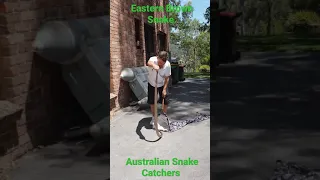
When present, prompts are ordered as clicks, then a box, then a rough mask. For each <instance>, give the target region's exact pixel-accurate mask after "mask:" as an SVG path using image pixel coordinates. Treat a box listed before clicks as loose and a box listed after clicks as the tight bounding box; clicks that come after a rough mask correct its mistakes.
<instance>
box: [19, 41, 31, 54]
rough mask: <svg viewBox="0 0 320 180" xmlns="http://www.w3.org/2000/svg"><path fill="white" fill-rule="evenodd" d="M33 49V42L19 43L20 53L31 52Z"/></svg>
mask: <svg viewBox="0 0 320 180" xmlns="http://www.w3.org/2000/svg"><path fill="white" fill-rule="evenodd" d="M32 50H33V47H32V42H24V43H20V44H19V51H18V52H19V53H25V52H30V51H32Z"/></svg>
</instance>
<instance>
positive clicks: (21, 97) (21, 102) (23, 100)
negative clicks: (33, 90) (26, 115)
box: [9, 92, 28, 107]
mask: <svg viewBox="0 0 320 180" xmlns="http://www.w3.org/2000/svg"><path fill="white" fill-rule="evenodd" d="M27 100H28V93H27V92H26V93H22V94H21V95H19V96H17V97H14V98H11V99H9V101H10V102H12V103H14V104H16V105H19V106H20V107H23V106H24V105H25V104H26V101H27Z"/></svg>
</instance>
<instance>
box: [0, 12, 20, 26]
mask: <svg viewBox="0 0 320 180" xmlns="http://www.w3.org/2000/svg"><path fill="white" fill-rule="evenodd" d="M18 21H20V13H8V14H4V15H1V16H0V25H5V24H7V23H15V22H18Z"/></svg>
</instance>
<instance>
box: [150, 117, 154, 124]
mask: <svg viewBox="0 0 320 180" xmlns="http://www.w3.org/2000/svg"><path fill="white" fill-rule="evenodd" d="M153 124H154V117H152V119H151V121H150V125H151V126H153Z"/></svg>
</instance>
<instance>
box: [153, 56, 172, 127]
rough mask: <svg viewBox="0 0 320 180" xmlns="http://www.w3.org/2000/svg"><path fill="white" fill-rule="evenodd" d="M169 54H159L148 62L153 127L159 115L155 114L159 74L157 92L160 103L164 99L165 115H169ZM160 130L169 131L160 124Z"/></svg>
mask: <svg viewBox="0 0 320 180" xmlns="http://www.w3.org/2000/svg"><path fill="white" fill-rule="evenodd" d="M167 59H168V53H167V52H165V51H161V52H159V54H158V56H153V57H151V58H150V59H149V61H148V64H147V65H148V67H149V68H148V71H149V75H148V104H149V105H150V108H151V112H152V120H151V125H154V117H155V116H157V114H154V90H155V89H154V88H155V86H156V76H157V72H158V83H157V87H158V89H157V91H158V93H159V97H160V102H162V100H163V99H164V107H162V109H163V113H165V114H166V113H167V109H168V104H169V99H168V95H167V88H168V84H169V77H170V76H171V66H170V62H169V61H167ZM158 129H159V130H160V131H167V129H165V128H164V127H162V126H161V125H160V124H159V123H158Z"/></svg>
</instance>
